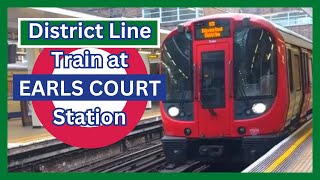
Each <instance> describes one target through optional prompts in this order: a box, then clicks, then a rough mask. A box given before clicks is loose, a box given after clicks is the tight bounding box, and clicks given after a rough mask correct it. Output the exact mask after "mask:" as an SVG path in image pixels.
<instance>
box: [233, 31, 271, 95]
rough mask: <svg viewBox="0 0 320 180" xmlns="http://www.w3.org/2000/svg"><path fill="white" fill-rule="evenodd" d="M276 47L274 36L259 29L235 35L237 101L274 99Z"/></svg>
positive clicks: (237, 32)
mask: <svg viewBox="0 0 320 180" xmlns="http://www.w3.org/2000/svg"><path fill="white" fill-rule="evenodd" d="M276 53H277V49H276V44H275V40H274V38H273V37H272V35H271V33H270V32H268V31H266V30H264V29H262V28H256V27H250V28H238V29H236V31H235V33H234V58H235V69H234V82H235V85H234V86H235V88H234V89H235V98H236V99H241V98H253V97H255V98H258V97H261V98H263V97H274V96H275V94H276V72H277V71H276V67H277V66H276V62H277V58H276Z"/></svg>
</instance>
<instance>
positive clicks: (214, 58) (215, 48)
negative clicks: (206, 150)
mask: <svg viewBox="0 0 320 180" xmlns="http://www.w3.org/2000/svg"><path fill="white" fill-rule="evenodd" d="M230 49H232V47H230V44H229V43H226V42H223V43H222V42H221V43H217V42H216V43H215V44H214V45H212V44H205V45H203V44H199V45H197V46H196V55H195V56H196V59H197V62H198V64H199V66H200V68H199V70H200V72H199V73H198V79H199V81H198V82H200V83H198V88H199V91H198V93H199V96H198V97H199V98H198V101H196V103H195V105H196V111H197V113H196V114H197V119H198V123H199V134H200V136H201V137H222V136H225V135H228V134H229V133H230V117H229V115H230V114H231V112H230V111H231V110H230V108H232V106H231V103H230V102H231V97H229V92H228V90H230V87H229V83H228V79H229V78H230V77H231V76H230V72H231V71H232V69H231V68H232V66H231V61H230V59H231V58H230V57H231V55H230V53H231V52H230ZM229 81H230V79H229Z"/></svg>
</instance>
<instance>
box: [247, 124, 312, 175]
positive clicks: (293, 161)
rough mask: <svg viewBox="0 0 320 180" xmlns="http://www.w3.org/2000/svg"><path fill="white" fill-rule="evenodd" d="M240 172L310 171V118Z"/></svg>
mask: <svg viewBox="0 0 320 180" xmlns="http://www.w3.org/2000/svg"><path fill="white" fill-rule="evenodd" d="M242 172H243V173H248V172H253V173H257V172H263V173H276V172H287V173H289V172H290V173H294V172H296V173H302V172H304V173H307V172H312V119H311V120H309V121H308V122H306V123H305V124H304V125H303V126H301V127H300V128H299V129H298V130H296V131H295V132H294V133H292V134H291V135H290V136H289V137H287V138H286V139H284V140H283V141H281V142H280V143H279V144H277V145H276V146H275V147H273V148H272V149H271V150H270V151H268V152H267V153H266V154H265V155H264V156H262V157H261V158H260V159H258V160H257V161H256V162H254V163H253V164H251V165H250V166H249V167H247V168H246V169H245V170H243V171H242Z"/></svg>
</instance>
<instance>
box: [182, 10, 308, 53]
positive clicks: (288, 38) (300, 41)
mask: <svg viewBox="0 0 320 180" xmlns="http://www.w3.org/2000/svg"><path fill="white" fill-rule="evenodd" d="M245 17H254V18H255V19H262V20H264V21H266V22H268V23H270V24H271V25H272V26H273V27H274V28H276V29H277V30H278V31H279V32H280V34H281V35H282V37H283V39H284V40H285V42H286V43H289V44H292V45H296V46H299V47H304V48H306V49H310V50H312V41H311V40H310V39H308V38H306V37H304V36H302V35H300V34H298V33H296V32H294V31H292V30H290V29H287V28H285V27H282V26H280V25H277V24H275V23H273V22H270V21H269V20H267V19H266V18H264V17H262V16H259V15H255V14H246V13H222V14H215V15H210V16H203V17H200V18H198V19H194V20H191V21H188V22H186V23H184V24H185V25H190V24H191V23H194V22H197V21H203V20H208V19H212V18H233V19H236V20H240V19H243V18H245Z"/></svg>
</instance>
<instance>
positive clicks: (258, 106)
mask: <svg viewBox="0 0 320 180" xmlns="http://www.w3.org/2000/svg"><path fill="white" fill-rule="evenodd" d="M266 109H267V106H266V105H265V104H263V103H255V104H253V106H252V111H253V112H254V113H256V114H261V113H263V112H265V111H266Z"/></svg>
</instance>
